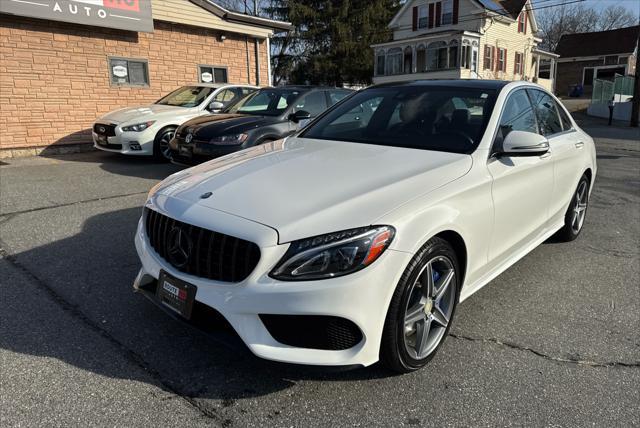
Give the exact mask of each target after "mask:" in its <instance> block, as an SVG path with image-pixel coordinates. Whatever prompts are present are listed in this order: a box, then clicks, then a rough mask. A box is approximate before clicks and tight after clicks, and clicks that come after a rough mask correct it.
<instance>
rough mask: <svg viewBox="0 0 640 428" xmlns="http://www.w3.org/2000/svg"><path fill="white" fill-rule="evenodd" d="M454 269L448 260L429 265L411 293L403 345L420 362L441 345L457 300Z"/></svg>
mask: <svg viewBox="0 0 640 428" xmlns="http://www.w3.org/2000/svg"><path fill="white" fill-rule="evenodd" d="M454 277H455V268H454V267H453V263H452V262H451V260H449V259H448V258H447V257H443V256H438V257H435V258H433V259H431V260H429V262H427V263H426V264H425V265H424V266H423V268H422V270H421V271H420V273H419V274H418V277H417V278H416V280H415V282H414V283H413V285H412V286H411V290H410V291H409V298H408V300H407V305H406V308H405V316H404V345H405V348H406V350H407V352H408V354H409V355H410V356H411V357H412V358H414V359H416V360H421V359H423V358H425V357H427V356H428V355H429V354H431V353H432V352H433V351H434V350H435V349H436V348H437V347H438V344H439V343H440V342H441V341H442V338H443V337H444V334H445V332H446V330H447V326H448V325H449V321H450V320H451V315H452V313H453V308H454V305H455V299H456V287H455V286H453V284H455V282H454V280H453V279H454Z"/></svg>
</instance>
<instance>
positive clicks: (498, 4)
mask: <svg viewBox="0 0 640 428" xmlns="http://www.w3.org/2000/svg"><path fill="white" fill-rule="evenodd" d="M474 1H475V3H476V6H478V9H479V10H480V11H482V9H485V10H488V11H490V12H493V13H495V14H497V15H501V16H506V17H508V18H511V19H518V15H520V12H522V9H523V8H524V7H525V5H526V6H527V8H528V9H529V10H531V5H530V4H529V0H474ZM413 3H414V2H413V1H411V0H409V1H407V2H405V3H404V5H403V6H402V8H400V10H399V11H398V13H396V15H395V16H394V17H393V19H392V20H391V22H390V23H389V28H394V26H395V25H396V23H397V21H398V18H399V17H400V16H401V15H402V14H403V13H404V12H405V11H406V10H407V9H408V8H410V7H412V6H413ZM530 16H531V20H532V22H533V25H534V32H535V31H537V23H536V21H535V17H534V15H533V11H532V10H531V13H530Z"/></svg>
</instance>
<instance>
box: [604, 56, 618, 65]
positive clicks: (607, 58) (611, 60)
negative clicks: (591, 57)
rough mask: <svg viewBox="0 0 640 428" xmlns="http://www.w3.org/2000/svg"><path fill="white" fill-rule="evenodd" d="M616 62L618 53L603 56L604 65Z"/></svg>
mask: <svg viewBox="0 0 640 428" xmlns="http://www.w3.org/2000/svg"><path fill="white" fill-rule="evenodd" d="M616 64H618V55H607V56H605V57H604V65H616Z"/></svg>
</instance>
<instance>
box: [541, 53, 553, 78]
mask: <svg viewBox="0 0 640 428" xmlns="http://www.w3.org/2000/svg"><path fill="white" fill-rule="evenodd" d="M538 77H539V78H540V79H551V60H550V59H545V58H541V59H540V63H539V64H538Z"/></svg>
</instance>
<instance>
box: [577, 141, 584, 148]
mask: <svg viewBox="0 0 640 428" xmlns="http://www.w3.org/2000/svg"><path fill="white" fill-rule="evenodd" d="M583 147H584V141H578V142H577V143H576V149H581V148H583Z"/></svg>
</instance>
